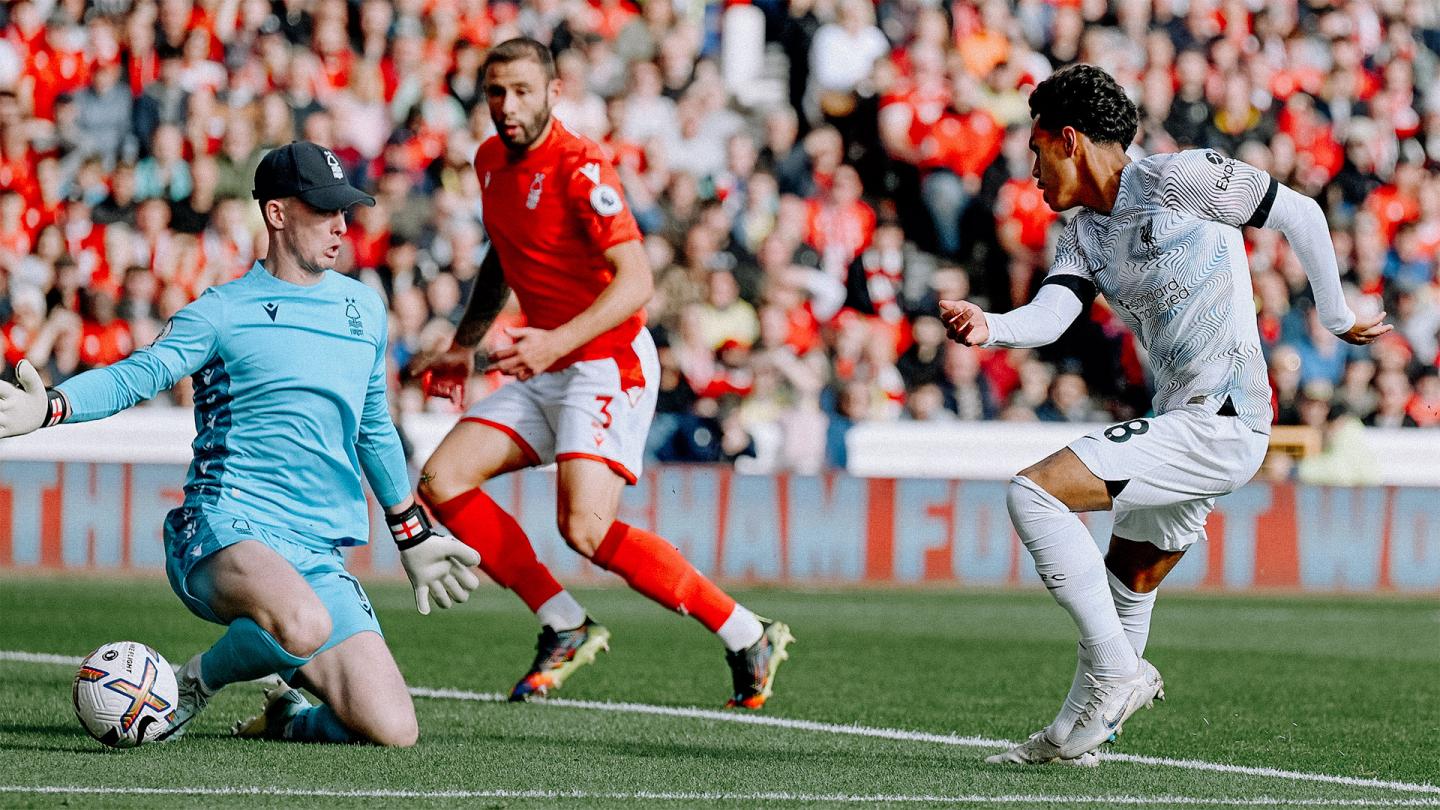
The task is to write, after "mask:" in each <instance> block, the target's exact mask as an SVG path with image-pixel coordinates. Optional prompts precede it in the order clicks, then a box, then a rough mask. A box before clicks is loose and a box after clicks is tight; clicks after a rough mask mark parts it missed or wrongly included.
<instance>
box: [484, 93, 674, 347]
mask: <svg viewBox="0 0 1440 810" xmlns="http://www.w3.org/2000/svg"><path fill="white" fill-rule="evenodd" d="M475 172H476V174H478V175H479V176H480V188H481V194H482V202H483V204H484V217H485V230H486V231H487V232H488V233H489V235H490V242H491V245H492V248H491V249H492V250H496V251H499V254H498V255H499V258H500V267H501V268H502V269H503V270H504V271H505V282H506V284H508V285H509V286H510V289H512V290H514V291H515V295H516V297H517V298H519V299H520V309H521V310H523V311H524V313H525V319H526V321H527V322H528V323H529V324H530V325H531V326H534V327H537V328H539V329H554V328H556V327H558V326H560V325H562V324H564V323H566V322H567V321H569V320H570V319H572V318H574V317H575V316H576V315H579V314H580V313H581V312H583V311H585V310H586V309H587V308H589V306H590V305H591V304H593V303H595V299H596V298H599V297H600V293H601V292H602V291H603V290H604V289H605V288H606V287H607V286H609V284H610V282H611V280H612V279H614V277H615V271H614V270H613V269H612V268H611V267H610V263H609V262H607V261H606V260H605V251H607V250H609V249H610V248H612V247H614V246H616V245H618V244H621V243H623V242H629V241H631V240H638V239H640V238H641V236H640V227H639V226H638V225H636V224H635V217H634V215H633V214H631V213H630V209H629V208H628V207H627V206H626V205H625V196H624V194H623V193H622V192H621V191H620V176H619V175H618V174H617V173H616V172H615V167H614V166H613V165H611V163H610V161H609V160H607V159H606V158H605V153H604V150H602V149H601V147H600V146H599V145H598V144H596V143H595V142H594V141H591V140H589V139H588V138H582V137H580V136H579V135H576V134H575V133H573V132H571V131H570V130H568V129H566V128H565V126H564V125H563V124H561V123H560V121H559V120H556V121H555V122H554V124H553V125H552V126H551V127H550V134H549V135H547V136H545V140H544V141H543V142H541V143H540V144H539V145H537V146H536V147H535V148H533V149H531V150H530V151H528V152H526V153H525V155H524V156H522V157H521V158H520V159H519V160H512V159H511V157H510V155H509V153H508V152H507V151H506V150H505V146H504V144H502V143H501V142H500V139H499V137H496V136H491V137H490V138H488V139H487V140H486V141H485V142H484V143H482V144H480V149H479V150H478V151H477V152H476V153H475ZM644 325H645V312H644V310H643V309H642V310H640V311H638V312H636V313H634V314H633V315H631V316H630V317H629V318H627V319H626V320H625V321H624V322H623V323H621V324H620V325H619V326H617V327H615V328H614V329H611V330H610V331H609V332H606V333H605V334H602V335H600V336H599V337H597V338H595V339H594V340H592V341H590V342H589V343H588V344H586V345H584V346H581V347H580V348H579V349H577V350H575V351H574V352H571V353H570V354H569V355H567V356H565V357H563V358H561V359H560V361H559V362H557V363H556V364H555V365H553V366H551V370H555V369H560V368H564V367H565V366H568V365H570V364H571V363H575V362H578V361H580V360H598V359H601V358H606V357H616V356H617V355H621V354H624V353H625V352H626V351H627V350H628V349H629V347H630V343H631V341H633V340H634V339H635V336H636V335H637V334H639V332H640V328H641V327H643V326H644Z"/></svg>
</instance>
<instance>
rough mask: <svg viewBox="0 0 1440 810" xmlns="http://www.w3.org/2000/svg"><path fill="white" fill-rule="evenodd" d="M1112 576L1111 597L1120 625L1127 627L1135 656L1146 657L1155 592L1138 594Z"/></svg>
mask: <svg viewBox="0 0 1440 810" xmlns="http://www.w3.org/2000/svg"><path fill="white" fill-rule="evenodd" d="M1106 573H1107V574H1109V576H1110V596H1111V598H1112V599H1114V600H1115V613H1116V614H1117V615H1118V616H1119V617H1120V624H1122V625H1124V626H1125V636H1126V638H1128V639H1130V646H1131V647H1134V648H1135V654H1136V655H1138V656H1141V657H1144V655H1145V642H1146V641H1148V640H1149V639H1150V613H1151V611H1153V610H1154V609H1155V593H1156V592H1155V591H1150V592H1149V593H1136V592H1135V591H1132V590H1130V589H1129V588H1128V587H1126V585H1125V583H1123V582H1121V581H1120V580H1119V579H1118V578H1117V577H1116V576H1115V575H1114V574H1111V573H1110V572H1109V571H1107V572H1106Z"/></svg>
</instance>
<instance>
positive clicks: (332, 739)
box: [281, 703, 360, 743]
mask: <svg viewBox="0 0 1440 810" xmlns="http://www.w3.org/2000/svg"><path fill="white" fill-rule="evenodd" d="M281 736H283V737H284V738H285V739H287V740H295V741H296V742H321V743H352V742H359V741H360V738H359V737H356V736H355V735H354V734H351V733H350V730H349V729H347V728H345V724H344V723H341V722H340V718H339V717H337V716H336V715H335V710H334V709H332V708H330V707H329V705H327V704H324V703H322V704H320V705H319V706H311V707H309V708H308V709H301V710H300V711H298V712H295V714H293V715H291V716H290V719H289V720H287V721H286V722H285V730H284V731H283V732H282V733H281Z"/></svg>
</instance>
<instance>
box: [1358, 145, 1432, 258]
mask: <svg viewBox="0 0 1440 810" xmlns="http://www.w3.org/2000/svg"><path fill="white" fill-rule="evenodd" d="M1424 177H1425V169H1424V167H1422V166H1421V165H1420V164H1418V163H1415V162H1412V161H1402V162H1400V163H1397V164H1395V174H1394V178H1395V179H1394V182H1393V183H1390V184H1388V185H1384V186H1381V187H1380V188H1377V189H1375V190H1374V191H1372V192H1371V193H1370V196H1369V197H1368V198H1366V200H1365V210H1366V211H1369V212H1370V213H1371V214H1373V215H1374V216H1375V221H1376V222H1377V223H1378V224H1379V226H1380V233H1381V234H1383V235H1384V236H1385V244H1387V245H1388V244H1391V243H1392V242H1394V241H1395V232H1396V231H1397V230H1399V229H1400V224H1401V223H1402V222H1414V221H1415V220H1417V219H1419V218H1420V185H1421V181H1422V180H1423V179H1424Z"/></svg>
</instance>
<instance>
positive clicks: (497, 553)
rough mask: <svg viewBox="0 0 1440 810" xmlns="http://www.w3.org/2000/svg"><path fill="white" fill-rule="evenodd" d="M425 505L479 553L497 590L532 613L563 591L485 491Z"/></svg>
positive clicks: (517, 527)
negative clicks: (510, 594) (509, 593)
mask: <svg viewBox="0 0 1440 810" xmlns="http://www.w3.org/2000/svg"><path fill="white" fill-rule="evenodd" d="M426 505H427V506H429V507H430V511H431V512H432V513H433V514H434V515H435V518H436V519H437V520H439V521H440V522H441V523H443V524H444V525H445V528H447V529H449V530H450V533H451V534H453V535H455V536H456V537H457V538H459V540H460V542H462V543H464V544H465V545H467V546H469V547H471V548H473V549H475V550H476V551H478V552H480V570H481V571H484V572H485V573H486V575H488V576H489V577H490V578H491V579H493V580H495V582H496V584H498V585H499V586H500V587H502V588H506V589H508V590H512V591H514V592H515V595H516V596H519V597H520V599H521V600H522V601H523V602H525V605H526V606H527V607H529V608H530V610H531V612H535V611H538V610H540V608H541V606H542V605H544V604H545V603H546V601H548V600H549V599H550V598H551V597H553V596H555V595H556V594H558V593H560V592H561V591H563V590H564V588H562V587H560V583H559V582H556V581H555V577H554V576H551V574H550V569H548V568H546V567H545V566H544V564H542V563H541V562H540V561H539V560H537V559H535V549H534V548H533V547H532V546H531V545H530V538H529V537H526V536H525V530H524V529H522V528H520V524H519V523H517V522H516V521H515V518H514V517H512V516H511V515H510V513H509V512H506V511H505V510H504V509H501V508H500V505H499V504H497V503H495V499H493V498H491V497H490V496H489V495H487V494H485V492H484V490H481V489H479V488H478V487H477V488H475V489H472V490H470V491H469V492H464V493H461V494H460V495H456V496H455V497H453V498H451V499H450V500H448V501H444V502H443V503H434V502H433V501H430V500H429V499H426ZM542 621H543V619H542ZM581 621H584V617H583V616H582V617H581Z"/></svg>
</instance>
